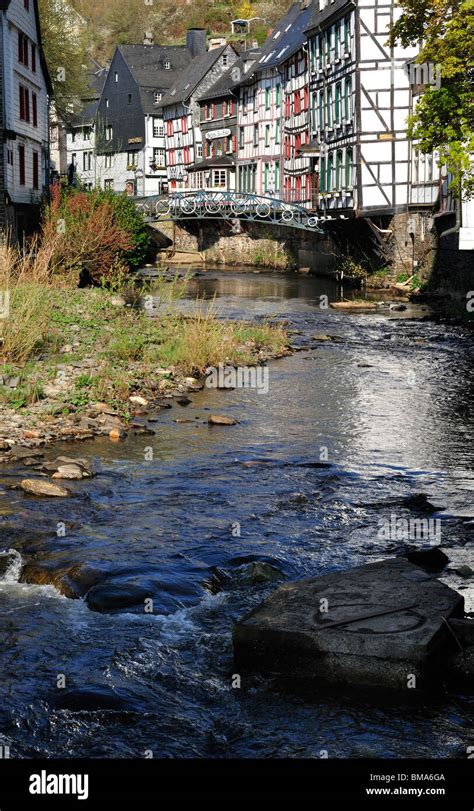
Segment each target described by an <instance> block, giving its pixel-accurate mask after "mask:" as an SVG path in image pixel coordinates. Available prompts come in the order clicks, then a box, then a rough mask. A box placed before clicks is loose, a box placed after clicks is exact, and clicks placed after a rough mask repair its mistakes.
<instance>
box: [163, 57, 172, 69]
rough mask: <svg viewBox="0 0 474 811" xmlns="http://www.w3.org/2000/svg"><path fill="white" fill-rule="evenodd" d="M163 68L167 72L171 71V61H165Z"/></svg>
mask: <svg viewBox="0 0 474 811" xmlns="http://www.w3.org/2000/svg"><path fill="white" fill-rule="evenodd" d="M163 67H164V69H165V70H171V62H170V61H169V59H165V61H164V62H163Z"/></svg>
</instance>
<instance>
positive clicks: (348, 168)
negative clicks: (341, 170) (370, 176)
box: [344, 149, 354, 189]
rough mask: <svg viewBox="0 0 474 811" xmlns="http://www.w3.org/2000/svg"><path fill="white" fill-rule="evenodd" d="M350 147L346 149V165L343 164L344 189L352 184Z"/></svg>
mask: <svg viewBox="0 0 474 811" xmlns="http://www.w3.org/2000/svg"><path fill="white" fill-rule="evenodd" d="M352 154H353V153H352V149H346V165H345V178H344V186H345V188H346V189H348V188H349V186H352V172H353V166H354V164H353V158H352Z"/></svg>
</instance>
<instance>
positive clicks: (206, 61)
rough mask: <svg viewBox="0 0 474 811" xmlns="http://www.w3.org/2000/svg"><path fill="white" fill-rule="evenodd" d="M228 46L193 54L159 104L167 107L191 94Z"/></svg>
mask: <svg viewBox="0 0 474 811" xmlns="http://www.w3.org/2000/svg"><path fill="white" fill-rule="evenodd" d="M228 47H229V46H228V45H222V46H221V47H220V48H213V49H212V50H211V51H206V53H203V54H198V56H195V57H194V59H193V60H192V62H191V63H190V64H189V66H188V67H187V69H186V70H185V71H183V73H182V74H181V75H180V76H179V78H178V80H177V81H176V82H175V84H174V85H173V86H172V87H171V89H170V91H169V93H167V94H166V96H165V97H164V99H163V101H162V102H161V104H160V105H159V106H160V107H167V106H169V105H170V104H179V103H180V102H182V101H185V100H186V99H188V98H189V97H190V96H191V95H192V94H193V92H194V90H195V89H196V87H197V86H198V84H199V82H201V81H202V80H203V78H204V76H205V75H206V73H208V71H210V70H211V68H212V67H213V65H214V64H215V63H216V62H217V60H218V59H219V57H220V56H221V55H222V54H223V53H224V51H225V50H226V48H228ZM230 47H232V46H230Z"/></svg>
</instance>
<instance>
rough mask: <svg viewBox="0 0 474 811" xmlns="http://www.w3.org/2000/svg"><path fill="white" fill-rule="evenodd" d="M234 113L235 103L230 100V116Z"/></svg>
mask: <svg viewBox="0 0 474 811" xmlns="http://www.w3.org/2000/svg"><path fill="white" fill-rule="evenodd" d="M234 113H235V102H234V99H231V100H230V114H231V115H234Z"/></svg>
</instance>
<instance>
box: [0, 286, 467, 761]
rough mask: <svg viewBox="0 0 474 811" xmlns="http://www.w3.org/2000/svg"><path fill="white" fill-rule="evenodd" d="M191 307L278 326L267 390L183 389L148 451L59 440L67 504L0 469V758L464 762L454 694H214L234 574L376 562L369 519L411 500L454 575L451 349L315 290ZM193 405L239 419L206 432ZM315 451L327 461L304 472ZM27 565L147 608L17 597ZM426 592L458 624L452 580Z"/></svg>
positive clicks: (208, 293)
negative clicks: (425, 516)
mask: <svg viewBox="0 0 474 811" xmlns="http://www.w3.org/2000/svg"><path fill="white" fill-rule="evenodd" d="M196 294H199V295H200V296H204V297H212V296H214V295H215V296H216V306H217V308H218V312H219V314H221V315H222V316H225V317H229V318H241V317H245V318H255V319H259V318H262V317H265V316H271V317H272V318H282V319H288V321H289V322H290V328H291V329H294V330H298V331H299V332H300V334H298V335H295V336H294V338H293V340H294V343H295V344H299V345H300V346H302V347H304V348H303V349H302V351H299V352H297V353H295V354H294V355H292V356H291V357H287V358H284V359H281V360H278V361H274V362H272V363H270V364H269V392H268V393H267V394H263V393H258V391H256V390H255V389H237V390H227V391H223V390H216V389H205V390H203V391H201V392H198V393H196V394H192V403H191V404H190V405H188V406H187V407H181V406H180V405H178V404H176V403H175V404H174V405H173V407H172V408H171V409H168V410H163V411H160V413H159V414H158V415H157V421H156V422H153V423H152V425H151V427H152V428H153V429H154V430H155V432H156V433H155V435H154V436H132V435H131V436H130V437H129V438H128V439H127V440H126V441H124V442H122V443H117V444H113V443H111V442H109V441H108V440H107V439H103V440H102V439H97V440H95V441H93V442H89V443H81V444H80V445H78V446H68V447H67V453H68V454H69V455H77V456H87V457H88V458H90V459H92V460H93V462H94V464H95V466H96V468H97V470H98V475H97V476H96V477H95V478H94V479H91V480H85V481H83V482H78V483H77V482H73V483H72V488H73V489H74V492H75V497H73V498H71V499H67V500H60V503H58V501H53V502H52V501H51V500H48V499H46V500H40V499H35V498H34V497H30V496H27V495H25V494H23V493H22V492H21V491H18V490H15V489H13V490H11V489H8V484H9V483H11V482H12V481H15V480H16V478H17V477H18V476H19V475H20V471H19V470H15V469H13V468H11V469H7V468H2V469H1V470H0V532H1V536H0V538H1V548H4V549H9V548H10V549H15V550H16V553H15V555H14V556H13V557H12V560H11V563H10V566H9V568H8V569H7V571H6V572H5V573H4V575H3V577H2V580H1V582H0V619H1V627H2V633H1V637H0V672H1V693H2V702H1V709H0V745H8V746H9V747H10V756H11V757H34V756H39V755H44V756H51V757H61V756H63V757H69V756H70V757H74V756H82V757H84V756H91V757H143V756H144V755H145V752H150V751H151V752H153V754H154V756H155V757H180V758H183V757H266V758H268V757H277V758H278V757H311V756H315V757H319V756H320V753H321V751H322V750H326V751H327V752H328V755H329V757H364V756H372V757H381V758H382V757H422V756H425V757H458V756H459V757H465V751H466V747H467V745H469V742H471V744H472V742H473V740H472V738H473V730H472V727H471V726H470V717H471V715H470V710H472V699H469V698H468V697H467V696H465V695H462V694H459V693H454V692H453V691H452V690H451V691H450V690H448V689H446V690H445V691H443V692H441V694H439V695H437V696H432V697H430V698H426V699H423V700H419V701H418V702H416V703H414V704H411V705H409V706H408V705H407V704H406V703H402V702H400V701H395V702H388V701H386V700H381V699H379V700H376V699H375V698H374V697H373V696H370V695H357V696H354V695H351V694H350V693H347V694H346V693H344V692H343V691H341V690H339V691H333V692H328V691H323V690H318V689H317V688H316V687H315V688H314V692H313V693H312V694H310V695H308V694H305V695H302V694H300V693H298V692H295V691H292V690H291V689H287V688H283V687H282V686H281V685H278V684H276V683H274V682H271V681H268V680H265V679H263V678H262V677H258V676H252V677H245V678H243V681H242V686H241V687H240V689H239V688H233V686H232V674H233V665H232V643H231V628H232V623H233V622H234V621H235V620H237V619H238V618H239V617H241V616H242V615H243V614H244V613H246V612H247V611H248V610H249V609H250V608H252V607H253V606H255V605H257V604H258V602H259V601H261V600H262V599H263V598H264V597H265V596H266V595H267V594H269V593H270V591H271V590H272V589H273V588H275V583H271V584H265V583H263V584H262V583H249V582H247V580H246V579H245V577H243V576H242V574H243V572H245V571H246V568H245V564H246V563H248V562H249V561H265V562H268V563H271V564H272V565H273V566H275V567H277V568H278V569H280V570H281V572H283V574H284V575H285V576H286V577H287V578H291V579H294V578H298V577H306V576H311V575H318V574H323V573H326V572H330V571H335V570H339V569H341V570H342V569H345V568H348V567H350V566H354V565H360V564H364V563H369V562H373V561H376V560H379V559H381V558H383V557H386V556H390V555H393V554H396V553H397V552H399V551H400V549H401V548H402V547H403V542H400V541H397V540H393V541H388V540H383V539H381V538H380V537H379V531H378V530H379V521H380V519H381V518H383V517H389V516H390V514H391V513H393V511H394V509H396V512H397V514H398V515H399V516H407V517H409V516H410V515H411V513H410V511H409V510H408V509H406V508H403V507H401V506H398V507H396V508H394V507H393V504H394V503H396V502H397V501H398V503H399V502H400V500H401V499H403V498H404V497H406V496H409V495H410V494H413V493H420V492H423V493H426V494H427V496H428V497H429V499H430V500H431V501H432V502H434V503H435V504H437V505H440V506H442V507H444V508H445V509H444V511H442V512H440V513H439V514H437V515H436V516H435V517H437V518H440V519H441V526H442V546H443V548H444V549H445V550H446V551H447V553H448V555H449V557H450V560H451V562H452V565H457V564H460V563H468V562H469V555H471V561H470V562H471V565H472V540H470V538H471V539H472V527H473V525H474V522H473V518H474V514H473V509H472V490H473V483H474V472H473V464H472V462H473V455H474V454H473V444H472V437H471V438H470V437H469V433H468V430H469V425H470V424H471V425H472V404H473V402H474V398H473V392H472V355H470V350H472V347H470V338H469V336H468V334H467V333H466V331H465V330H463V328H461V327H455V326H445V325H440V324H436V323H432V322H427V321H422V320H421V318H408V317H406V316H407V313H400V314H399V313H391V314H390V313H388V314H387V313H378V312H377V313H375V314H374V313H367V314H357V315H348V314H347V313H341V312H337V311H335V310H330V309H329V310H328V309H322V308H321V307H320V302H321V299H320V296H321V295H325V294H328V295H329V297H330V298H335V297H336V290H335V288H334V287H333V286H332V283H329V282H327V281H321V280H317V279H314V278H311V277H301V276H297V275H289V274H288V275H286V274H272V273H252V272H245V273H239V272H232V273H230V272H229V273H225V272H219V271H216V272H213V271H209V272H208V273H207V274H205V275H202V276H199V277H198V278H197V279H194V280H193V281H192V282H191V283H190V285H189V291H188V297H187V299H185V300H184V301H183V302H181V304H180V306H182V307H184V308H186V307H191V306H192V300H193V298H194V297H195V296H196ZM408 315H409V313H408ZM396 316H400V317H396ZM315 333H329V334H333V335H338V336H341V337H342V338H343V339H344V341H343V342H339V343H334V342H325V343H319V344H318V343H315V342H314V341H312V340H311V336H312V335H314V334H315ZM210 412H214V413H216V412H217V413H223V414H226V415H229V416H232V417H235V418H236V419H237V420H238V421H239V423H238V424H237V425H235V426H233V427H230V428H227V427H212V426H209V425H208V424H207V417H208V415H209V413H210ZM177 418H181V419H184V418H187V419H189V420H190V422H184V423H177V422H175V421H174V420H176V419H177ZM470 420H471V423H470ZM150 447H151V448H152V450H153V458H152V459H150V452H149V448H150ZM147 449H148V450H147ZM63 450H64V449H63V448H61V451H63ZM48 454H49V455H50V456H55V455H57V449H51V450H50V451H49V452H48ZM326 454H327V458H328V462H329V463H330V466H329V467H326V468H318V467H314V466H311V464H310V463H314V462H318V461H319V460H320V459H321V458H325V456H326ZM255 460H261V462H262V460H264V463H260V464H250V465H249V464H247V463H248V462H250V461H255ZM58 522H64V524H65V528H66V534H65V536H64V537H62V536H61V535H59V536H58V534H57V526H58ZM32 561H33V562H37V563H39V564H42V565H45V564H51V565H52V566H55V567H57V566H58V565H60V564H64V566H65V567H68V566H70V565H72V564H87V565H88V566H89V567H90V568H91V569H93V570H94V571H95V572H100V573H101V576H104V577H105V576H112V575H113V576H114V580H115V582H116V583H119V584H120V583H122V584H123V585H124V586H126V585H130V584H132V585H135V586H136V585H145V587H146V588H147V589H148V590H149V591H150V590H151V592H152V593H153V613H148V614H147V613H144V612H143V606H142V608H141V609H140V610H138V609H120V610H117V611H116V612H115V613H107V614H105V613H104V614H101V613H98V612H96V611H92V610H90V609H89V608H88V606H87V604H86V603H85V602H84V601H83V600H82V599H69V598H66V597H64V596H61V595H60V594H59V592H58V591H56V589H55V588H54V586H51V585H28V584H24V583H21V582H19V581H18V578H19V573H20V569H21V565H22V563H24V562H30V563H31V562H32ZM444 579H445V581H446V582H447V583H449V584H450V585H452V586H454V587H456V588H459V589H460V590H461V593H463V594H464V596H465V597H466V608H467V609H470V610H473V608H474V604H473V601H472V596H473V595H472V590H471V591H469V589H468V588H467V581H466V582H463V580H462V578H461V577H459V576H458V575H456V574H455V573H454V572H447V573H446V575H445V576H444ZM64 680H65V681H64ZM64 683H65V684H66V688H69V689H75V688H81V689H86V688H88V689H90V690H92V691H95V694H97V692H98V690H99V688H113V689H114V691H115V694H116V695H117V696H118V697H119V699H120V704H119V705H118V706H116V707H115V708H111V709H103V708H101V706H100V699H98V701H99V704H98V706H97V707H94V706H89V707H88V708H82V709H81V707H80V706H76V707H74V706H73V707H72V708H71V707H69V708H66V709H65V708H64V705H63V707H61V698H60V696H61V695H62V694H61V689H59V688H58V684H64ZM58 696H59V698H58Z"/></svg>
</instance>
